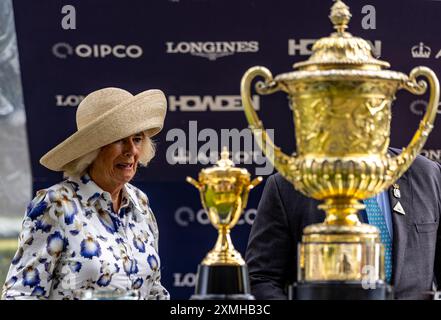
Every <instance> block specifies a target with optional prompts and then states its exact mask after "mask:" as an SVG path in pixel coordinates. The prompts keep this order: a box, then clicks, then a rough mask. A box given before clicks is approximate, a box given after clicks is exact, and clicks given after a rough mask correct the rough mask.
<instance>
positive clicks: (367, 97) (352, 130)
mask: <svg viewBox="0 0 441 320" xmlns="http://www.w3.org/2000/svg"><path fill="white" fill-rule="evenodd" d="M350 18H351V14H350V11H349V8H348V7H347V6H346V5H345V4H344V3H343V2H342V1H340V0H337V1H335V3H334V5H333V6H332V8H331V14H330V19H331V21H332V23H333V25H334V28H335V30H336V32H334V33H332V34H331V35H330V36H329V37H325V38H321V39H319V40H318V41H317V42H316V43H315V44H314V46H313V48H312V51H313V53H312V55H311V57H310V58H309V59H308V60H307V61H303V62H299V63H296V64H294V66H293V67H294V69H295V71H292V72H288V73H283V74H280V75H278V76H276V77H273V76H272V74H271V72H270V71H269V70H268V69H266V68H265V67H260V66H257V67H252V68H250V69H249V70H248V71H247V72H246V73H245V74H244V76H243V78H242V81H241V95H242V102H243V105H244V111H245V115H246V118H247V121H248V123H249V125H250V128H251V130H252V131H253V134H254V135H255V138H256V141H257V143H258V144H259V146H260V148H261V149H262V151H263V152H264V153H265V154H266V156H267V157H268V158H269V159H270V161H271V162H272V163H273V165H274V167H275V168H276V169H277V171H279V173H280V174H281V175H282V176H283V177H285V179H287V180H288V181H290V182H291V183H292V184H293V185H294V187H295V188H296V189H297V190H298V191H300V192H301V193H303V194H304V195H306V196H308V197H311V198H314V199H317V200H322V201H323V203H322V204H321V205H320V206H319V208H320V209H323V210H324V211H325V213H326V218H325V221H324V222H323V223H320V224H314V225H310V226H307V227H306V228H305V229H304V230H303V238H302V243H301V244H300V247H299V259H298V261H299V266H298V277H297V278H298V279H297V280H298V281H299V282H300V283H308V284H311V283H316V284H320V286H322V285H323V284H324V285H325V286H326V285H328V289H329V286H330V285H331V284H336V283H338V284H341V282H342V281H343V282H346V283H349V282H351V283H356V284H359V283H360V282H362V281H363V280H365V279H366V276H367V273H366V270H369V281H371V282H372V281H373V282H375V283H377V284H379V285H381V284H383V283H384V280H385V275H384V248H383V246H382V245H381V241H380V236H379V231H378V228H377V227H375V226H372V225H368V224H364V223H361V222H360V221H359V219H358V216H357V212H358V210H360V209H364V208H365V205H364V204H362V203H361V202H360V200H363V199H367V198H370V197H373V196H375V195H376V194H378V193H380V192H382V191H383V190H385V189H387V188H389V187H390V186H391V185H392V184H393V183H394V182H395V181H396V180H397V179H398V178H399V177H400V176H401V175H402V174H403V173H404V172H405V171H406V170H407V169H408V168H409V166H410V165H411V163H412V162H413V160H414V159H415V157H416V156H417V155H418V154H419V152H420V151H421V149H422V147H423V145H424V143H425V142H426V140H427V137H428V135H429V133H430V131H431V130H432V128H433V122H434V120H435V116H436V111H437V107H438V101H439V83H438V79H437V77H436V75H435V74H434V72H433V71H431V70H430V69H429V68H426V67H417V68H414V69H413V70H412V71H411V72H410V75H409V76H408V75H406V74H404V73H401V72H396V71H391V70H387V68H389V67H390V66H389V63H387V62H385V61H381V60H378V59H375V58H374V57H373V55H372V51H371V47H370V45H369V44H368V43H367V42H366V41H365V40H363V39H361V38H357V37H354V36H352V35H351V34H350V33H348V32H346V31H345V30H346V29H347V27H348V23H349V21H350ZM256 77H262V78H263V81H260V82H257V84H256V87H255V88H256V91H257V93H259V94H272V93H274V92H277V91H283V92H285V93H286V94H288V97H289V105H290V108H291V110H292V111H293V121H294V126H295V133H296V153H295V154H293V155H292V156H289V155H286V154H285V153H283V152H282V151H281V150H280V148H278V147H277V146H275V145H274V143H273V141H272V140H271V139H270V137H269V136H268V135H267V134H266V132H265V129H264V127H263V124H262V122H261V120H260V119H259V117H258V115H257V113H256V111H255V110H254V108H253V105H252V100H251V83H252V81H253V80H254V79H255V78H256ZM419 77H425V78H426V79H427V80H428V83H429V86H430V88H431V92H430V97H429V103H428V108H427V110H426V113H425V115H424V118H423V119H422V121H421V123H420V126H419V128H418V130H417V131H416V133H415V135H414V137H413V138H412V140H411V142H410V143H409V145H408V146H407V147H406V148H404V149H403V150H402V152H401V153H400V154H399V155H398V156H394V157H393V156H391V155H390V154H388V147H389V143H390V138H389V137H390V124H391V105H392V102H393V101H394V99H395V94H396V92H397V91H398V90H401V89H405V90H407V91H409V92H411V93H413V94H416V95H422V94H424V93H425V92H426V90H427V88H428V85H427V83H426V82H425V81H423V80H421V81H417V78H419ZM336 288H337V287H336ZM337 290H339V289H337Z"/></svg>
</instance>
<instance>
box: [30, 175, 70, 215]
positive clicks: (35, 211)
mask: <svg viewBox="0 0 441 320" xmlns="http://www.w3.org/2000/svg"><path fill="white" fill-rule="evenodd" d="M74 193H75V191H74V189H73V187H72V185H71V184H69V183H68V182H67V180H64V181H62V182H60V183H57V184H54V185H52V186H50V187H48V188H45V189H40V190H38V191H37V192H36V193H35V197H34V198H33V199H32V200H31V202H30V203H29V205H28V207H27V210H26V216H28V217H29V218H31V219H35V218H37V217H38V216H40V215H42V214H43V213H44V212H45V211H48V210H49V209H50V208H51V207H52V206H54V205H56V206H59V205H60V204H61V200H66V199H69V198H73V196H74Z"/></svg>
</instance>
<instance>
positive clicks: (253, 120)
mask: <svg viewBox="0 0 441 320" xmlns="http://www.w3.org/2000/svg"><path fill="white" fill-rule="evenodd" d="M256 77H262V78H263V79H264V82H262V81H259V82H258V83H257V84H256V91H257V93H258V94H261V95H264V94H265V95H266V94H272V93H274V92H276V91H279V90H281V88H280V87H279V84H278V83H277V82H276V81H274V79H273V75H272V74H271V71H269V70H268V69H267V68H265V67H261V66H257V67H252V68H250V69H248V70H247V72H245V74H244V75H243V77H242V80H241V83H240V93H241V97H242V104H243V107H244V111H245V116H246V118H247V121H248V124H249V128H250V129H251V131H252V132H253V134H254V138H255V139H256V141H257V144H258V145H259V147H260V149H261V150H262V152H263V153H264V154H265V156H266V157H267V158H268V159H269V161H271V163H272V164H273V165H274V167H275V168H276V169H277V171H279V173H280V174H281V175H283V176H285V178H287V177H289V176H291V175H292V170H289V167H290V166H292V164H293V163H294V161H293V160H295V158H293V157H290V156H288V155H287V154H285V153H283V152H282V150H281V149H280V148H279V147H278V146H276V145H275V144H274V141H273V140H272V139H271V137H270V136H269V135H268V134H267V132H266V131H265V129H264V127H263V124H262V121H261V120H260V119H259V116H258V115H257V113H256V111H255V110H254V107H253V102H252V100H251V82H252V81H253V80H254V78H256ZM290 172H291V173H290Z"/></svg>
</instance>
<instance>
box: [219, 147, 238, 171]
mask: <svg viewBox="0 0 441 320" xmlns="http://www.w3.org/2000/svg"><path fill="white" fill-rule="evenodd" d="M220 155H221V158H220V160H219V161H218V162H217V165H218V166H219V167H222V168H225V167H234V162H233V161H231V160H230V153H229V152H228V148H227V147H225V146H224V147H223V148H222V152H221V154H220Z"/></svg>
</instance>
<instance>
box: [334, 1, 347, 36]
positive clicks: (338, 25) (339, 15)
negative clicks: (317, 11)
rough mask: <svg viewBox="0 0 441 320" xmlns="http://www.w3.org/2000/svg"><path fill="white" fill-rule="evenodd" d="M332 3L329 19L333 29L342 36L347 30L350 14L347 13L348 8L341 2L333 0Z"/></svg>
mask: <svg viewBox="0 0 441 320" xmlns="http://www.w3.org/2000/svg"><path fill="white" fill-rule="evenodd" d="M334 2H335V3H334V5H333V6H332V8H331V15H330V16H329V18H330V19H331V21H332V23H333V24H334V29H336V30H337V32H338V33H339V34H342V33H344V32H345V30H346V29H347V28H348V24H349V21H350V20H351V17H352V14H351V12H350V11H349V7H348V6H347V5H346V4H345V3H344V2H343V1H341V0H334Z"/></svg>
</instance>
